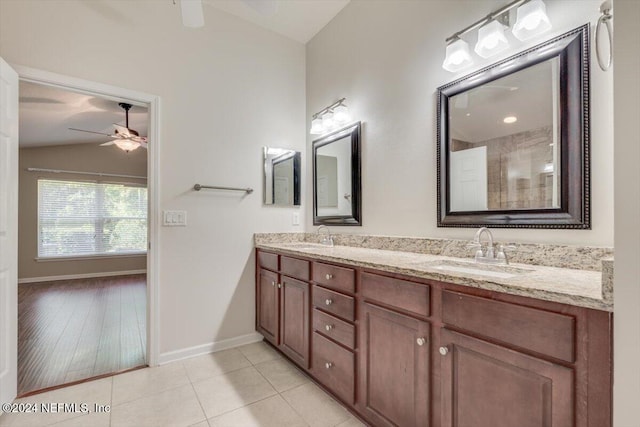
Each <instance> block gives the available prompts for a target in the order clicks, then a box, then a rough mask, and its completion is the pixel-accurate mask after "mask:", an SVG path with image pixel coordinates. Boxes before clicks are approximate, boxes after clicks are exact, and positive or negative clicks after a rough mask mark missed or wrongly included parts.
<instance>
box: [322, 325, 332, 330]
mask: <svg viewBox="0 0 640 427" xmlns="http://www.w3.org/2000/svg"><path fill="white" fill-rule="evenodd" d="M324 328H325V329H326V330H327V331H330V330H332V329H333V325H327V326H325V327H324Z"/></svg>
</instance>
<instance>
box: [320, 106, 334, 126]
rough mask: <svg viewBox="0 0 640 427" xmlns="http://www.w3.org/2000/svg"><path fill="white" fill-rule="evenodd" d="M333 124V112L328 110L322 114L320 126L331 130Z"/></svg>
mask: <svg viewBox="0 0 640 427" xmlns="http://www.w3.org/2000/svg"><path fill="white" fill-rule="evenodd" d="M334 126H335V121H334V120H333V113H332V112H331V110H329V111H327V112H326V113H324V114H323V115H322V127H323V128H324V130H331V129H333V127H334Z"/></svg>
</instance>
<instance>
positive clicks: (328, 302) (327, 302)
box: [324, 298, 333, 305]
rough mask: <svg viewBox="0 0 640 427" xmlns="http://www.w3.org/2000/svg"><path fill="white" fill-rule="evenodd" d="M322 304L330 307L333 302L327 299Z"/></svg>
mask: <svg viewBox="0 0 640 427" xmlns="http://www.w3.org/2000/svg"><path fill="white" fill-rule="evenodd" d="M324 303H325V304H326V305H331V304H333V301H332V300H331V299H330V298H328V299H326V300H324Z"/></svg>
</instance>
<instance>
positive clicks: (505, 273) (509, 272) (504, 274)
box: [425, 261, 533, 279]
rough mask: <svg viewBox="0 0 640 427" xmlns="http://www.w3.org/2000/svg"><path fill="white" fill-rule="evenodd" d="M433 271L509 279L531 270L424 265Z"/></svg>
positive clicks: (449, 263)
mask: <svg viewBox="0 0 640 427" xmlns="http://www.w3.org/2000/svg"><path fill="white" fill-rule="evenodd" d="M425 267H427V268H433V269H434V270H441V271H450V272H455V273H466V274H473V275H477V276H486V277H494V278H498V279H510V278H513V277H517V276H520V275H522V274H526V273H530V272H532V271H533V270H529V269H526V268H520V267H512V266H510V265H497V264H479V263H475V264H474V263H470V262H459V261H438V262H435V263H431V264H428V265H425Z"/></svg>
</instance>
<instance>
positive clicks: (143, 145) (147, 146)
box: [137, 141, 149, 148]
mask: <svg viewBox="0 0 640 427" xmlns="http://www.w3.org/2000/svg"><path fill="white" fill-rule="evenodd" d="M137 142H138V144H140V146H141V147H142V148H149V144H147V143H146V142H144V141H137Z"/></svg>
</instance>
